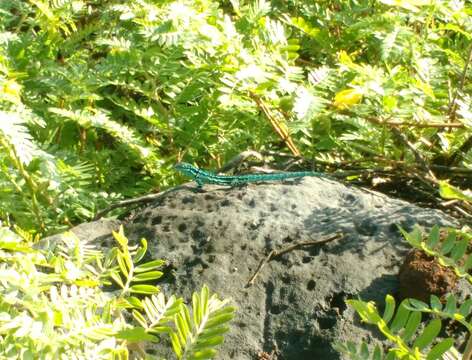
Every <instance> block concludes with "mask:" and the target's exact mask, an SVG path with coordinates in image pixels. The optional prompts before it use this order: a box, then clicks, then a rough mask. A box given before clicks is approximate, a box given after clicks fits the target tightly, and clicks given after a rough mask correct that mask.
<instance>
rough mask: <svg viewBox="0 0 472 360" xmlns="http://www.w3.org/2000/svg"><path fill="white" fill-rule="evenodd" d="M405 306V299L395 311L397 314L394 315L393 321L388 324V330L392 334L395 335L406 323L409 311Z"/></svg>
mask: <svg viewBox="0 0 472 360" xmlns="http://www.w3.org/2000/svg"><path fill="white" fill-rule="evenodd" d="M405 304H407V300H406V299H405V300H403V301H402V302H401V304H400V306H399V307H398V309H397V313H396V314H395V317H394V318H393V321H392V323H391V324H390V330H391V331H392V332H393V333H397V332H398V331H400V329H403V327H404V326H405V324H406V322H407V321H408V317H409V315H410V311H409V310H408V309H407V308H406V307H405V306H404V305H405Z"/></svg>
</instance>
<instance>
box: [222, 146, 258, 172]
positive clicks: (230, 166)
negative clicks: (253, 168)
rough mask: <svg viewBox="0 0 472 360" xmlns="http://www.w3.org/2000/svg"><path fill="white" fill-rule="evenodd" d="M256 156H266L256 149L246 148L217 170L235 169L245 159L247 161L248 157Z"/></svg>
mask: <svg viewBox="0 0 472 360" xmlns="http://www.w3.org/2000/svg"><path fill="white" fill-rule="evenodd" d="M251 156H252V157H255V158H257V159H259V160H263V159H264V157H263V156H262V155H261V154H260V153H258V152H257V151H254V150H246V151H243V152H242V153H239V154H238V155H236V156H234V157H233V158H231V159H230V160H229V161H228V162H227V163H226V164H225V165H223V166H222V167H221V168H220V169H219V170H218V171H217V172H219V173H220V172H227V171H228V170H231V169H234V168H236V167H238V166H239V164H241V163H242V162H243V161H245V160H246V159H247V158H248V157H251Z"/></svg>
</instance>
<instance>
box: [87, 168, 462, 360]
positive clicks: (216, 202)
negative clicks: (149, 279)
mask: <svg viewBox="0 0 472 360" xmlns="http://www.w3.org/2000/svg"><path fill="white" fill-rule="evenodd" d="M415 223H419V224H420V225H422V226H424V227H426V228H428V227H431V226H432V225H434V224H441V225H452V224H453V221H452V220H451V219H450V218H449V217H447V216H446V215H445V214H444V213H442V212H440V211H437V210H432V209H422V208H419V207H417V206H414V205H411V204H408V203H406V202H404V201H401V200H396V199H391V198H388V197H387V196H385V195H382V194H378V193H375V192H372V191H368V190H362V189H359V188H356V187H353V186H346V185H343V184H341V183H338V182H336V181H332V180H328V179H323V178H312V177H306V178H303V179H298V180H293V181H284V182H272V183H261V184H251V185H248V186H242V187H236V188H227V187H221V186H216V185H215V186H204V188H203V190H202V191H197V190H196V189H195V187H194V185H189V186H182V187H180V188H179V189H178V190H177V191H174V192H171V193H169V194H168V195H167V196H165V197H163V198H161V199H159V200H157V201H156V202H155V203H152V204H151V205H148V206H146V207H145V208H143V209H141V210H139V212H136V213H135V214H134V215H133V216H132V217H131V218H130V220H129V221H127V223H126V224H125V233H126V235H127V236H128V237H129V238H130V239H133V240H136V241H138V240H139V239H140V238H142V237H145V238H146V239H147V240H148V242H149V248H150V253H151V255H152V257H153V258H164V259H167V260H168V261H170V263H171V264H172V268H173V269H174V270H173V271H172V272H171V276H167V277H166V278H165V279H164V281H163V283H161V286H162V288H163V291H164V292H165V293H166V294H168V295H170V294H175V295H177V296H183V297H184V299H185V300H186V301H187V302H188V303H190V301H191V294H192V292H193V291H196V290H199V289H200V288H201V287H202V285H203V284H207V285H208V286H209V288H210V290H211V291H212V292H216V293H217V294H218V295H219V297H220V298H232V299H233V304H234V305H236V306H237V308H238V311H237V314H236V317H235V319H234V321H233V322H232V326H231V330H230V332H229V333H228V334H227V335H226V337H225V342H224V344H223V345H222V346H221V347H220V348H219V355H218V357H217V358H218V359H241V360H246V359H248V360H249V359H251V360H252V359H257V358H265V357H267V356H270V354H271V353H272V352H274V354H275V355H276V356H274V357H272V359H275V358H277V359H294V360H295V359H323V360H334V359H336V360H337V359H340V358H341V356H340V355H339V354H338V353H337V352H336V351H335V350H334V349H333V343H334V342H346V341H348V340H352V341H354V342H356V343H359V342H360V341H361V340H362V339H365V340H366V341H368V342H370V343H372V342H379V341H383V340H384V338H383V337H382V336H381V335H379V333H378V332H376V331H375V329H374V328H373V327H372V326H364V325H362V324H361V323H360V321H359V318H358V317H357V316H354V311H353V310H351V309H350V308H348V307H347V306H346V303H345V300H347V299H350V298H361V299H363V300H372V301H375V302H376V303H378V304H379V305H380V308H381V306H382V304H383V301H384V298H385V295H386V294H392V295H395V294H397V292H398V290H399V284H398V279H397V274H398V271H399V268H400V265H401V264H402V262H403V257H404V255H405V254H406V253H407V251H408V250H409V249H410V246H409V245H408V244H407V243H406V241H404V240H403V239H402V236H401V235H400V233H399V231H398V229H397V225H401V226H402V227H403V228H404V229H406V230H408V231H410V230H411V229H412V227H413V225H414V224H415ZM91 226H94V225H91ZM336 232H342V233H344V238H343V239H341V240H335V241H332V242H328V243H326V244H323V245H321V246H312V247H305V248H302V249H297V250H293V251H290V252H288V253H286V254H284V255H282V256H280V257H278V258H275V259H273V260H272V261H269V262H268V263H267V264H266V266H265V267H264V268H263V269H262V270H261V271H260V273H259V275H258V277H257V278H256V279H255V282H254V285H252V286H250V287H246V284H247V282H248V280H249V279H250V277H251V276H252V275H253V274H254V272H255V271H256V269H257V267H258V265H259V263H260V261H261V260H262V259H264V257H266V256H267V255H268V254H269V252H270V251H272V250H274V249H275V250H280V249H283V248H286V247H287V246H291V245H294V244H296V243H298V242H303V241H316V240H319V239H322V238H324V237H326V236H330V235H332V234H334V233H336ZM467 285H468V284H467ZM466 291H469V292H470V286H469V287H468V288H467V290H466ZM164 350H165V349H164V347H163V346H159V347H158V348H157V353H158V354H159V355H162V356H165V357H166V358H173V356H172V355H169V353H164V352H162V351H164Z"/></svg>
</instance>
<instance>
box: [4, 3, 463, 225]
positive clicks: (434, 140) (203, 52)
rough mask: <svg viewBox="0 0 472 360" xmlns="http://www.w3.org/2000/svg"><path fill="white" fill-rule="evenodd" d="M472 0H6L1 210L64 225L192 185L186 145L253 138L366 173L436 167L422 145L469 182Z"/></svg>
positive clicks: (226, 144) (20, 219)
mask: <svg viewBox="0 0 472 360" xmlns="http://www.w3.org/2000/svg"><path fill="white" fill-rule="evenodd" d="M470 6H471V5H470V2H465V1H439V0H433V1H429V2H413V1H409V0H405V1H375V2H374V1H370V0H359V1H350V0H349V1H348V0H336V1H330V2H326V1H321V2H307V1H301V0H293V1H288V2H282V1H273V2H268V1H266V0H259V1H256V2H253V1H250V2H246V1H237V0H234V1H230V2H218V1H214V0H200V1H189V0H179V1H165V2H152V1H146V0H133V1H122V0H113V1H106V2H103V1H98V0H54V1H53V0H29V1H23V0H3V1H1V2H0V147H1V149H2V151H1V152H0V182H1V185H2V186H1V187H0V188H1V191H0V209H1V210H0V218H1V219H2V220H3V221H4V222H5V224H7V225H8V224H18V225H20V226H21V227H23V228H25V229H27V230H29V231H39V232H51V231H57V230H60V229H63V228H65V227H68V226H70V225H72V224H76V223H78V222H81V221H84V220H87V219H90V218H91V217H93V215H94V214H95V213H96V211H97V209H99V208H103V207H105V206H107V205H108V204H110V203H112V202H115V201H117V200H119V199H121V198H124V197H132V196H136V195H138V194H142V193H147V192H150V191H151V190H156V189H157V190H158V189H160V188H164V187H168V186H170V185H172V184H175V182H176V181H177V179H176V178H175V175H174V174H173V172H172V171H171V166H172V165H173V164H174V163H175V162H176V161H178V160H181V159H182V158H184V159H185V160H187V161H190V162H196V163H199V165H200V166H206V167H210V168H211V167H217V166H220V165H221V164H222V163H223V162H225V161H227V160H228V159H229V158H231V157H232V156H234V155H235V154H237V153H239V152H241V151H243V150H247V149H248V148H251V149H254V150H258V151H261V150H275V151H278V152H284V151H286V149H288V150H289V151H290V152H291V153H292V154H294V155H296V156H302V157H303V158H306V159H314V160H316V161H317V162H319V163H320V164H328V165H330V168H339V167H344V168H345V167H346V166H347V167H348V168H349V164H353V166H354V167H353V168H354V169H357V171H358V174H362V170H363V169H367V168H379V167H380V168H385V167H388V168H390V167H392V166H394V167H395V168H399V169H404V170H405V171H407V173H409V172H411V171H413V172H416V173H418V172H419V173H421V172H424V169H423V167H424V166H420V165H419V163H418V162H417V158H418V155H419V156H420V157H421V158H422V159H423V160H424V162H425V164H427V165H428V166H429V167H430V169H432V170H434V172H436V173H437V175H438V176H439V177H444V178H450V180H451V181H454V174H455V173H449V172H448V171H447V169H448V167H447V166H455V167H456V170H457V168H460V169H462V170H463V169H465V170H467V169H466V168H467V167H469V168H470V165H471V159H472V158H471V151H470V147H471V146H472V141H469V140H470V138H469V135H468V134H469V133H470V127H471V124H472V116H471V114H472V112H471V109H470V84H471V82H470V81H469V80H470V67H468V68H469V70H467V66H466V65H467V64H468V61H469V60H468V54H469V53H468V51H469V44H470V41H471V39H472V36H471V35H470V34H471V26H472V25H471V24H472V21H470V13H471V7H470ZM447 123H452V124H453V126H454V127H451V128H448V127H447V126H445V124H447ZM397 128H398V129H400V130H401V132H402V133H403V134H404V135H405V136H406V139H407V140H408V141H409V143H410V145H411V147H410V146H408V145H407V144H406V143H405V141H400V140H399V138H398V136H397V135H396V133H395V131H394V130H395V129H397ZM412 148H414V149H415V151H416V154H415V153H414V152H413V151H412V150H411V149H412ZM346 164H347V165H346ZM423 165H424V164H423ZM444 165H447V166H446V169H445V168H444ZM463 174H466V175H467V174H468V175H467V176H470V172H469V173H467V172H465V173H464V172H463ZM469 178H470V177H469ZM433 185H434V184H433ZM460 185H461V186H466V187H467V186H468V185H467V183H464V182H463V181H462V182H461V183H460ZM434 186H436V185H434ZM115 214H116V213H115Z"/></svg>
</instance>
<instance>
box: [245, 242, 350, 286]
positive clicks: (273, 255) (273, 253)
mask: <svg viewBox="0 0 472 360" xmlns="http://www.w3.org/2000/svg"><path fill="white" fill-rule="evenodd" d="M343 237H344V235H343V234H342V233H336V234H334V235H331V236H328V237H326V238H324V239H321V240H315V241H300V242H298V243H295V244H293V245H290V246H287V247H286V248H283V249H281V250H272V251H271V252H270V253H269V255H267V256H266V257H265V258H263V259H262V260H261V261H260V263H259V265H258V266H257V269H256V271H255V272H254V274H253V275H252V276H251V277H250V278H249V280H248V281H247V283H246V286H245V287H249V286H251V285H253V284H254V282H255V280H256V278H257V276H258V275H259V274H260V272H261V270H262V269H263V268H264V266H265V265H266V264H267V263H268V262H269V261H271V260H272V259H274V258H276V257H278V256H281V255H283V254H286V253H288V252H290V251H293V250H297V249H300V248H303V247H308V246H315V245H320V244H325V243H327V242H330V241H334V240H339V239H342V238H343Z"/></svg>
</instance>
